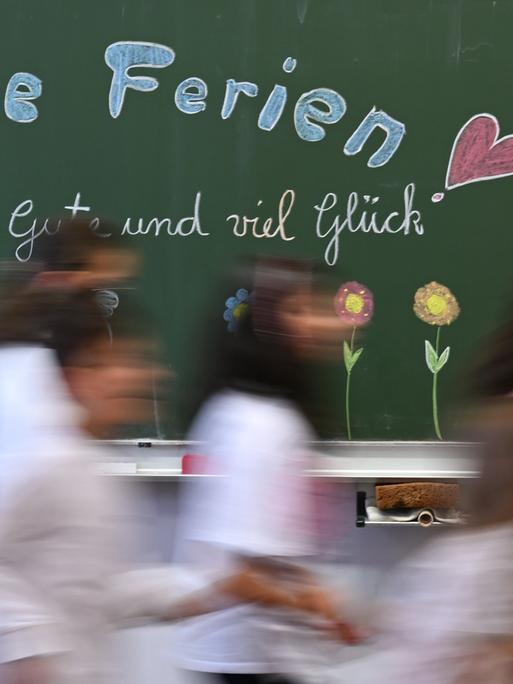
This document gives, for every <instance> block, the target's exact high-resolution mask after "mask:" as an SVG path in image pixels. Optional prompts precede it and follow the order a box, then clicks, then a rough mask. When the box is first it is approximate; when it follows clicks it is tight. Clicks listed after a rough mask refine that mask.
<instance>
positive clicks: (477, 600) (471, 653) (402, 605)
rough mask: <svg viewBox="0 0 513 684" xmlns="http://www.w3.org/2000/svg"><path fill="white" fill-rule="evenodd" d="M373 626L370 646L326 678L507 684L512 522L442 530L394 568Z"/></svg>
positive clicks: (512, 618)
mask: <svg viewBox="0 0 513 684" xmlns="http://www.w3.org/2000/svg"><path fill="white" fill-rule="evenodd" d="M392 594H393V598H391V599H390V600H389V602H388V603H387V604H386V606H385V609H384V610H382V612H381V614H380V615H378V616H376V624H375V625H374V627H376V628H377V629H379V632H380V634H379V636H378V639H377V642H376V651H375V653H374V654H373V655H372V656H370V657H368V658H365V659H362V660H361V661H353V662H351V663H349V664H347V665H345V666H343V667H342V668H340V669H339V670H338V671H336V672H335V673H334V675H333V678H332V679H330V680H329V681H330V682H331V681H332V682H333V684H335V682H342V681H353V682H358V684H381V682H394V684H410V683H411V682H415V684H434V683H435V682H436V684H477V683H479V684H506V682H510V681H513V680H512V674H513V650H512V656H510V657H505V656H503V655H501V653H500V651H499V649H497V648H496V647H497V645H498V644H500V643H502V642H503V641H508V642H509V646H510V649H511V646H512V645H513V524H512V523H509V524H503V525H497V526H495V527H490V528H482V529H475V530H470V529H469V530H462V531H460V532H457V533H452V534H444V535H443V536H441V537H439V538H437V539H435V540H434V541H432V542H430V543H429V544H427V545H426V546H425V547H424V548H423V549H422V551H421V552H420V553H418V554H416V555H415V557H413V558H412V559H411V560H410V561H408V562H406V563H405V564H404V565H403V566H402V567H401V568H400V569H399V570H398V571H397V572H396V576H395V579H394V582H393V585H392Z"/></svg>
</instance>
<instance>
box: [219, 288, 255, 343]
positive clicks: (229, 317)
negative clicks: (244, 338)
mask: <svg viewBox="0 0 513 684" xmlns="http://www.w3.org/2000/svg"><path fill="white" fill-rule="evenodd" d="M249 300H250V294H249V292H248V291H247V290H246V289H244V288H243V287H241V288H240V290H237V292H236V293H235V296H234V297H228V299H227V300H226V302H225V306H226V309H225V311H224V314H223V318H224V320H225V321H226V322H227V323H228V325H227V328H228V331H229V332H235V331H236V330H237V326H238V324H239V321H240V319H241V318H242V317H243V316H244V315H245V314H246V313H247V311H248V307H249Z"/></svg>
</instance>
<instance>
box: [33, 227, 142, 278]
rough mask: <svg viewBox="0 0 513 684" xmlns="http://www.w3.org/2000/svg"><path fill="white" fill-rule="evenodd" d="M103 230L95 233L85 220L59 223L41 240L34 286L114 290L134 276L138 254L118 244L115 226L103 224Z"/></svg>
mask: <svg viewBox="0 0 513 684" xmlns="http://www.w3.org/2000/svg"><path fill="white" fill-rule="evenodd" d="M102 231H104V232H102V233H98V232H96V231H95V230H94V229H93V228H91V225H90V221H89V220H86V219H76V218H75V219H70V220H68V221H64V220H61V221H58V222H56V223H55V225H54V226H52V227H50V228H49V230H48V232H47V233H46V234H44V235H42V236H41V237H40V238H39V242H38V244H37V249H36V255H35V256H36V259H37V260H38V262H39V273H38V274H37V276H36V277H35V283H36V284H37V285H38V286H46V287H52V288H58V287H60V288H67V289H79V288H91V289H96V288H102V287H113V286H115V285H116V283H118V282H120V281H123V280H125V279H127V278H130V277H131V276H133V275H134V274H135V272H136V270H137V255H136V254H135V253H134V252H133V251H132V250H131V249H128V247H127V246H126V245H124V244H122V243H121V242H120V241H119V238H118V237H117V235H116V233H115V231H116V229H115V227H113V226H110V225H108V224H104V223H102ZM106 234H109V237H105V235H106Z"/></svg>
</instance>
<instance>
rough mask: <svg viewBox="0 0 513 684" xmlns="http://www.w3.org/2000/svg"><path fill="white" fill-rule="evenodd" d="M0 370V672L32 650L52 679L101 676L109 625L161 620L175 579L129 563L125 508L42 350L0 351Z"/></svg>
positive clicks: (109, 663) (98, 681) (110, 665)
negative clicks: (101, 469) (100, 467)
mask: <svg viewBox="0 0 513 684" xmlns="http://www.w3.org/2000/svg"><path fill="white" fill-rule="evenodd" d="M0 373H1V377H0V417H1V419H0V494H1V504H0V679H1V677H2V675H1V670H2V663H6V662H11V661H13V660H18V659H22V658H27V657H31V656H37V655H43V656H50V657H51V658H50V667H51V668H52V674H51V681H52V684H93V683H94V684H104V682H108V683H109V684H111V682H112V676H113V674H114V672H115V670H116V667H115V658H114V657H113V655H114V654H113V650H112V649H111V646H112V644H111V643H110V638H111V635H112V633H113V631H114V630H115V629H116V628H117V627H119V626H123V625H127V624H133V623H134V621H137V622H138V621H139V620H151V619H159V618H161V617H163V616H164V614H165V612H166V610H167V608H168V607H169V606H170V604H171V603H172V601H174V600H175V599H176V598H177V597H178V596H179V594H178V592H177V586H176V584H177V583H176V576H175V574H174V573H172V572H171V571H170V569H169V568H165V567H164V568H153V569H147V568H142V569H139V568H134V566H133V565H132V553H131V548H130V547H131V545H132V538H133V534H134V531H133V529H130V528H129V526H130V524H131V523H132V521H133V517H132V516H130V515H129V513H130V511H131V506H130V504H129V503H128V501H127V497H126V494H125V492H124V491H123V485H122V483H120V482H119V481H116V480H114V478H108V477H102V476H100V475H99V473H98V471H97V462H98V461H101V460H102V456H103V452H102V450H98V449H97V448H95V447H94V445H93V443H92V442H91V440H89V439H87V438H86V437H85V436H84V435H82V434H81V432H80V430H79V429H78V427H77V424H76V419H77V418H78V413H77V409H76V407H75V406H74V404H73V403H72V402H71V399H70V398H69V397H68V396H67V395H66V388H65V385H64V382H63V380H62V378H61V374H60V370H59V369H58V367H57V366H56V363H55V360H54V358H53V356H52V353H51V352H49V351H48V350H45V349H44V348H39V347H28V346H18V347H12V348H10V347H3V348H0ZM73 417H74V418H75V420H73ZM127 527H128V528H129V529H127Z"/></svg>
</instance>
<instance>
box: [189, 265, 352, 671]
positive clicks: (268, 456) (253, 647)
mask: <svg viewBox="0 0 513 684" xmlns="http://www.w3.org/2000/svg"><path fill="white" fill-rule="evenodd" d="M248 291H249V292H250V297H248V298H247V301H246V302H245V304H244V306H243V308H242V310H241V311H239V312H238V314H237V325H236V327H235V329H233V326H230V327H231V330H232V331H231V332H229V331H223V332H222V333H221V334H220V335H219V339H218V340H216V339H215V338H214V341H212V339H211V338H209V350H208V362H209V366H210V373H209V372H208V371H207V372H205V374H204V381H205V386H204V391H203V405H202V406H201V408H200V410H199V413H198V416H197V418H196V420H195V423H194V427H193V430H192V433H191V436H192V440H193V441H195V442H199V443H200V445H199V446H198V449H199V451H200V454H201V455H203V456H205V457H206V458H207V459H208V460H209V463H210V467H211V468H213V471H214V472H215V473H217V474H219V475H221V476H222V477H219V478H213V479H208V480H203V481H201V482H193V483H190V484H189V485H187V487H188V490H187V491H186V494H185V498H184V501H183V508H182V511H181V519H182V526H181V531H180V532H179V546H178V549H177V555H178V559H179V560H180V561H181V562H184V563H188V564H189V567H190V568H191V572H194V573H196V574H197V575H198V576H201V575H202V573H204V572H206V571H207V570H208V569H214V568H215V569H216V570H217V571H220V572H222V573H227V572H230V571H233V568H235V567H237V564H238V563H239V562H240V559H241V558H242V559H245V561H246V562H248V563H250V564H251V565H252V566H253V567H255V566H259V567H262V568H266V569H267V571H268V572H269V573H272V574H273V576H274V577H275V578H276V581H279V580H282V581H286V582H288V583H290V585H291V586H293V585H296V586H299V587H303V589H304V590H305V591H309V590H310V591H312V593H313V594H314V595H315V592H316V591H317V592H318V593H319V595H321V596H322V597H323V605H324V610H319V611H318V613H319V614H321V615H322V616H323V617H324V619H325V620H326V621H327V622H328V623H329V624H330V625H331V626H332V627H334V626H335V625H336V623H337V621H338V615H337V610H336V609H335V607H334V600H333V597H331V596H330V595H329V594H328V592H326V591H323V590H321V589H320V588H319V587H318V586H317V581H316V580H315V578H314V577H313V576H312V575H310V574H309V573H308V572H307V571H306V570H304V568H303V566H302V564H301V559H303V558H305V557H311V556H312V551H313V546H312V534H311V533H312V529H311V509H310V504H311V500H310V496H309V486H308V481H307V479H306V478H305V477H304V472H305V470H306V469H307V468H308V464H309V452H308V443H309V442H310V441H311V439H312V437H313V434H312V429H311V427H310V424H309V421H308V418H307V413H306V410H307V409H306V407H307V406H308V403H309V399H310V396H309V389H308V383H307V377H306V373H305V362H306V361H307V360H309V359H311V358H312V357H314V356H316V355H318V354H319V353H320V352H321V351H322V350H323V349H324V347H325V346H326V345H328V346H329V345H330V344H332V343H333V341H334V340H336V341H337V343H338V344H340V341H341V339H343V336H344V332H345V331H344V330H342V329H341V328H340V324H339V323H338V321H337V319H336V317H335V316H334V314H333V311H332V309H331V307H330V309H329V310H328V311H326V310H323V308H322V307H319V308H314V306H313V302H314V299H315V298H316V293H315V290H314V287H313V284H312V276H311V272H310V269H309V267H308V265H307V264H303V263H301V262H297V261H291V260H280V259H270V258H269V259H262V260H260V262H259V263H258V265H257V267H256V270H255V272H254V274H253V278H252V282H251V284H250V286H249V287H248ZM280 619H282V618H280V617H279V616H278V617H277V616H276V615H273V614H272V613H270V612H269V611H266V610H264V609H262V608H261V607H258V606H250V605H248V606H239V607H235V608H229V609H226V610H223V611H219V612H217V613H215V614H213V615H210V616H206V617H205V618H198V619H195V620H194V621H191V623H190V624H188V625H186V626H183V627H182V628H180V631H181V638H180V645H179V647H178V649H177V655H178V657H179V662H180V664H181V665H182V666H183V667H184V668H186V669H188V670H196V671H201V672H208V673H210V674H211V675H212V676H215V677H216V678H217V679H218V680H219V681H222V682H229V683H231V682H254V683H255V684H257V683H258V682H260V681H263V680H264V679H265V678H266V677H268V676H271V675H272V676H276V675H280V674H281V675H283V672H284V668H285V666H284V664H283V662H281V653H280V649H279V648H278V647H277V644H276V636H275V634H276V633H275V630H274V625H275V623H276V621H278V622H279V621H280ZM342 631H343V633H344V636H345V638H346V639H347V640H348V641H350V640H351V637H352V633H351V630H350V628H349V627H346V630H345V632H344V630H342Z"/></svg>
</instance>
